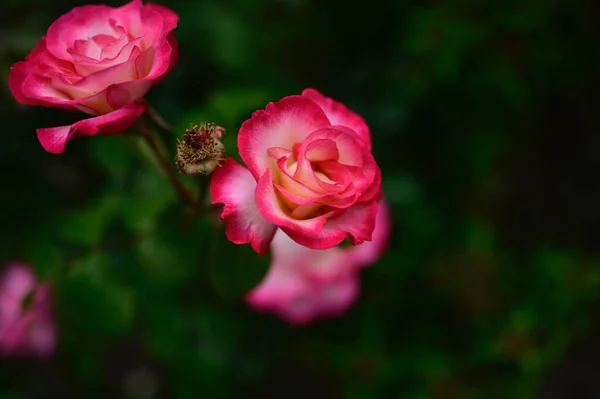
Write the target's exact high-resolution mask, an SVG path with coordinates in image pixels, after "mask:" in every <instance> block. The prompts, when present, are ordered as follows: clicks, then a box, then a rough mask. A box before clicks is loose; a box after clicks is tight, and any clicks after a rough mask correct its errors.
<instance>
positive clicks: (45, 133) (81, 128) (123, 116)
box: [37, 102, 146, 154]
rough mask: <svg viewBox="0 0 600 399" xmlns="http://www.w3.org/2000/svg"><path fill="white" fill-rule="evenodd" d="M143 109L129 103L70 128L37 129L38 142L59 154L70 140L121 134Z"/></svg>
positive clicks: (143, 105) (141, 106)
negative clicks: (96, 135) (81, 137)
mask: <svg viewBox="0 0 600 399" xmlns="http://www.w3.org/2000/svg"><path fill="white" fill-rule="evenodd" d="M145 107H146V106H145V104H143V103H139V102H138V103H131V104H128V105H127V106H125V107H123V108H120V109H118V110H116V111H113V112H110V113H108V114H104V115H100V116H97V117H95V118H89V119H84V120H81V121H78V122H75V123H74V124H72V125H70V126H60V127H51V128H42V129H37V135H38V140H39V141H40V144H41V145H42V147H44V149H45V150H46V151H48V152H51V153H53V154H60V153H61V152H63V151H64V149H65V146H66V144H67V141H68V140H69V139H71V138H75V137H80V136H82V135H87V136H93V135H95V134H97V133H102V134H117V133H121V132H123V131H124V130H126V129H127V128H129V127H130V126H131V125H132V124H133V123H134V122H135V120H136V119H137V118H138V117H139V116H140V115H141V114H142V112H144V109H145Z"/></svg>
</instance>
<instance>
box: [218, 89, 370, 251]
mask: <svg viewBox="0 0 600 399" xmlns="http://www.w3.org/2000/svg"><path fill="white" fill-rule="evenodd" d="M238 147H239V151H240V155H241V157H242V159H243V160H244V162H245V163H246V165H247V167H248V168H247V169H246V168H245V167H243V166H241V165H240V164H238V163H237V162H235V161H234V160H233V159H231V158H229V159H227V161H226V163H225V164H224V166H223V167H222V168H220V169H217V171H216V172H215V173H214V175H213V178H212V182H211V202H212V203H213V204H214V203H222V204H224V209H223V213H222V214H221V218H222V219H224V220H225V222H226V225H227V226H226V234H227V237H228V238H229V240H230V241H232V242H234V243H236V244H245V243H250V244H251V245H252V248H254V250H255V251H256V252H258V253H259V254H261V255H262V254H265V253H266V252H267V250H268V248H269V243H270V242H271V240H272V239H273V236H274V234H275V231H276V230H277V228H280V229H281V230H283V232H284V233H285V234H287V235H288V236H289V237H290V238H291V239H292V240H294V241H295V242H297V243H298V244H301V245H304V246H307V247H309V248H312V249H326V248H331V247H334V246H336V245H338V244H339V243H341V242H342V241H343V240H344V239H345V238H346V237H347V238H348V239H349V240H350V242H351V243H352V244H360V243H362V242H363V241H365V240H367V241H369V240H371V233H372V232H373V229H374V227H375V216H376V214H377V200H378V199H379V197H380V189H381V172H380V170H379V167H378V166H377V164H376V163H375V160H374V159H373V156H372V155H371V137H370V133H369V128H368V127H367V125H366V123H365V121H364V120H363V119H362V118H361V117H360V116H359V115H357V114H355V113H354V112H352V111H350V110H349V109H348V108H346V106H344V105H343V104H341V103H338V102H335V101H334V100H332V99H330V98H327V97H324V96H323V95H322V94H321V93H319V92H318V91H316V90H313V89H307V90H304V92H302V95H301V96H289V97H285V98H283V99H282V100H281V101H279V102H276V103H269V104H268V105H267V108H266V110H260V111H256V112H254V113H253V114H252V118H250V119H249V120H247V121H246V122H244V124H243V125H242V127H241V128H240V132H239V135H238Z"/></svg>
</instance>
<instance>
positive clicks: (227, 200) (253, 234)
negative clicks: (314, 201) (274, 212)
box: [210, 158, 277, 255]
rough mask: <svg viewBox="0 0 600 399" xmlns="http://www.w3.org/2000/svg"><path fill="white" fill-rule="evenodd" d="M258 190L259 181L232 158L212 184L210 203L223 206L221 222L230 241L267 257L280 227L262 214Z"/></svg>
mask: <svg viewBox="0 0 600 399" xmlns="http://www.w3.org/2000/svg"><path fill="white" fill-rule="evenodd" d="M255 191H256V180H254V178H253V177H252V175H251V174H250V172H249V171H248V169H246V168H244V167H243V166H242V165H240V164H239V163H237V162H236V161H235V160H233V159H232V158H228V159H227V160H226V161H225V165H223V166H222V167H221V168H218V169H217V170H216V171H215V173H214V174H213V176H212V180H211V183H210V196H211V204H217V203H220V204H223V205H224V207H223V212H222V213H221V219H223V220H224V221H225V223H226V229H225V234H226V235H227V238H228V239H229V240H230V241H231V242H233V243H235V244H247V243H250V245H251V246H252V248H253V249H254V250H255V251H256V252H257V253H258V254H259V255H264V254H266V253H267V251H268V250H269V244H270V243H271V240H272V239H273V235H274V234H275V231H276V230H277V227H276V226H275V225H273V224H271V223H269V222H268V221H266V220H265V219H264V218H263V217H262V216H261V214H260V213H259V211H258V209H257V204H256V202H255V199H254V196H255Z"/></svg>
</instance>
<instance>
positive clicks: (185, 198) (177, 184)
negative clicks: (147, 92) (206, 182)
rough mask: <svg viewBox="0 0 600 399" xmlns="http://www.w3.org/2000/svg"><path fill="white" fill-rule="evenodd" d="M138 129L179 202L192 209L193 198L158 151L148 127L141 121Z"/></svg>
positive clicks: (171, 166) (169, 163) (193, 204)
mask: <svg viewBox="0 0 600 399" xmlns="http://www.w3.org/2000/svg"><path fill="white" fill-rule="evenodd" d="M138 128H139V130H140V133H141V135H142V137H143V138H144V140H145V141H146V144H148V147H150V150H152V153H153V154H154V156H155V157H156V160H157V161H158V163H159V164H160V167H161V168H162V170H163V172H164V173H165V175H166V176H167V178H168V179H169V181H170V182H171V184H172V185H173V188H174V189H175V191H176V192H177V195H178V196H179V199H180V200H181V202H183V203H184V204H185V205H186V206H189V207H192V208H193V207H194V206H195V201H194V197H193V196H192V194H191V193H190V192H189V191H188V190H187V189H186V188H185V186H184V185H183V184H182V183H181V180H180V179H179V176H178V174H177V172H175V170H174V169H173V165H172V163H171V162H169V160H168V159H167V158H166V157H165V156H164V154H163V153H162V152H161V151H160V148H159V147H158V144H157V143H156V140H155V139H154V135H153V132H152V130H151V129H150V128H149V127H148V125H147V124H146V123H145V122H144V120H143V119H140V120H139V123H138Z"/></svg>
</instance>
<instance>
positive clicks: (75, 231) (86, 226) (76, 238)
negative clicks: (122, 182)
mask: <svg viewBox="0 0 600 399" xmlns="http://www.w3.org/2000/svg"><path fill="white" fill-rule="evenodd" d="M119 204H120V198H119V196H118V195H115V194H112V195H105V196H103V197H102V198H100V199H99V200H98V201H97V202H94V203H91V204H89V205H87V206H86V207H85V208H84V209H82V210H80V211H78V212H74V213H70V214H66V215H65V216H64V218H63V219H62V224H61V228H60V236H61V237H62V238H64V239H65V240H68V241H70V242H73V243H76V244H83V245H94V244H97V243H98V242H99V241H100V238H101V236H102V233H103V232H104V228H105V226H106V224H107V223H108V220H109V219H110V217H111V216H112V215H113V214H114V213H115V212H116V211H117V209H118V207H119Z"/></svg>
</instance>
